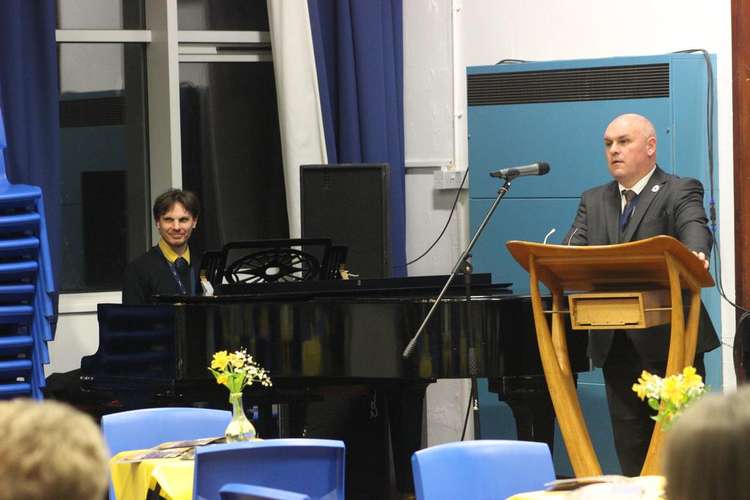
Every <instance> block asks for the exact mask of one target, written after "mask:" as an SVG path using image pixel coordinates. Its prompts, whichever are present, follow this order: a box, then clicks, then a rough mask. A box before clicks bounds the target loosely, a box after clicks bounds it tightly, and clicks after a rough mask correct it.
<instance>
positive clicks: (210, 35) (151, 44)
mask: <svg viewBox="0 0 750 500" xmlns="http://www.w3.org/2000/svg"><path fill="white" fill-rule="evenodd" d="M145 17H146V27H147V29H137V30H136V29H102V30H98V29H57V30H56V31H55V40H56V43H57V44H71V43H86V44H91V43H125V44H127V43H138V44H145V46H146V75H147V77H146V78H147V85H146V99H147V102H148V108H147V109H148V137H147V140H148V152H149V179H148V181H149V193H148V195H149V196H148V198H149V200H150V204H153V201H154V199H155V198H156V196H158V195H159V194H160V193H162V192H164V191H166V190H167V189H169V188H170V187H173V186H174V187H178V188H179V187H182V157H181V139H180V99H179V92H180V77H179V63H180V62H212V63H213V62H237V63H252V62H266V61H272V60H273V58H272V52H271V37H270V32H268V31H218V30H178V28H177V0H145ZM228 47H231V53H226V52H223V51H225V50H226V49H227V48H228ZM157 240H158V231H157V230H156V228H155V227H154V226H153V225H152V228H151V242H152V244H153V242H154V241H157ZM144 251H145V250H144ZM118 294H119V291H117V290H115V291H105V292H101V291H97V292H65V293H61V294H60V306H59V308H60V313H61V314H65V313H82V312H92V311H95V310H96V304H97V303H100V302H110V303H111V302H119V301H117V300H113V299H114V298H115V297H116V296H117V295H118Z"/></svg>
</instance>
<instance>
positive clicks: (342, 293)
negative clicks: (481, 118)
mask: <svg viewBox="0 0 750 500" xmlns="http://www.w3.org/2000/svg"><path fill="white" fill-rule="evenodd" d="M219 267H222V266H219ZM446 278H447V277H446V276H427V277H412V278H394V279H361V280H360V279H352V280H346V281H345V280H320V281H304V282H280V281H277V282H273V283H269V282H264V283H248V282H237V283H229V284H223V285H221V284H219V285H218V286H217V293H216V295H214V296H210V297H206V296H197V297H185V296H169V297H156V298H155V301H156V304H155V305H152V306H123V305H114V304H101V305H99V308H98V318H99V327H100V329H99V334H100V336H99V349H98V351H97V352H96V353H95V354H93V355H92V356H88V357H85V358H84V359H83V360H82V362H81V386H82V389H83V390H84V391H87V392H88V393H89V394H92V395H98V396H100V397H102V398H103V399H116V400H118V401H119V402H120V403H121V405H122V409H132V408H141V407H151V406H164V405H190V404H197V405H203V406H209V407H218V408H226V407H227V402H226V391H225V390H224V388H223V387H219V386H217V385H216V383H215V382H214V380H213V377H212V375H211V374H210V373H209V371H208V370H207V368H206V367H207V366H209V364H210V361H211V357H212V355H213V353H214V352H216V351H218V350H236V349H239V348H242V347H244V348H246V349H247V350H248V352H249V353H251V354H252V355H253V356H254V357H255V358H256V359H257V360H258V361H259V362H260V364H261V365H262V366H263V367H265V368H266V369H268V370H269V371H270V373H271V377H272V379H273V383H274V386H273V388H272V390H268V389H266V388H261V389H258V388H255V387H254V386H253V387H252V388H251V391H250V395H249V397H247V398H246V399H247V401H249V402H252V403H255V404H259V405H260V408H262V409H268V408H271V404H275V403H281V404H280V405H275V406H274V407H273V408H281V412H280V414H278V415H277V418H273V419H272V418H270V414H271V412H270V411H265V412H263V414H262V415H261V419H260V428H259V433H260V434H261V435H263V436H274V435H280V436H285V435H288V436H299V435H308V436H310V435H311V434H312V435H318V436H319V434H317V433H315V432H313V433H311V432H309V429H310V427H311V426H312V427H314V426H315V422H312V423H311V422H310V421H309V420H310V418H311V412H310V411H308V409H309V408H311V407H315V404H316V402H319V401H321V400H322V399H325V398H331V397H334V398H335V397H336V394H337V393H340V394H344V393H346V390H345V389H342V388H346V387H355V388H359V389H358V390H361V391H369V393H370V394H372V398H373V405H374V403H375V400H376V399H377V400H378V406H379V407H380V408H381V410H380V413H381V415H380V417H384V416H385V417H387V420H388V427H389V429H390V433H391V446H392V450H393V463H394V468H395V475H396V479H397V484H398V488H399V490H401V491H409V490H410V489H411V488H412V484H411V466H410V457H411V454H412V453H413V452H414V451H416V450H417V449H419V448H420V447H421V437H422V431H421V428H422V418H423V415H422V406H423V399H424V394H425V390H426V387H427V386H428V385H429V384H430V383H432V382H434V381H435V380H436V379H440V378H470V377H480V378H487V379H489V382H490V389H491V390H492V391H495V392H497V394H498V397H499V398H500V399H501V400H504V401H506V402H508V404H509V405H510V406H511V408H512V410H513V412H514V415H515V417H516V423H517V433H518V437H519V439H529V440H537V441H546V442H548V443H549V444H550V445H551V444H552V439H553V412H552V407H551V403H550V401H549V395H548V393H547V390H546V384H545V382H544V377H543V374H542V368H541V362H540V359H539V354H538V351H537V345H536V339H535V333H534V328H533V322H532V314H531V304H530V300H529V298H528V297H527V296H521V295H516V294H514V293H512V291H511V290H510V289H509V288H508V287H507V286H504V285H493V284H492V283H490V277H489V275H481V274H474V275H473V276H472V279H471V287H470V289H469V290H468V291H469V295H468V296H467V287H466V286H465V284H464V282H463V279H458V280H456V281H457V283H456V284H455V285H454V286H453V287H452V288H451V289H449V292H448V293H447V295H446V297H445V299H444V300H443V304H442V305H441V307H440V308H439V309H438V310H437V312H436V314H435V315H434V317H433V318H432V319H431V321H430V322H429V324H428V325H427V328H426V329H425V330H424V331H423V333H422V335H421V337H420V339H419V341H418V343H417V346H416V349H415V350H414V352H413V353H412V354H411V356H409V357H408V358H407V359H404V358H403V357H402V351H403V350H404V347H405V346H406V345H407V343H408V342H409V340H410V339H411V338H412V336H413V335H414V334H415V332H416V331H417V329H418V327H419V325H420V323H421V322H422V320H423V319H424V317H425V315H426V314H427V311H428V310H429V308H430V306H431V305H432V300H433V297H435V296H437V294H438V291H439V290H440V288H441V286H442V285H443V283H444V282H445V279H446ZM568 343H569V352H570V355H571V366H572V368H573V370H574V371H575V372H582V371H587V370H589V369H590V365H589V361H588V358H587V357H586V355H585V351H586V336H585V335H581V334H574V333H572V332H568ZM382 408H385V414H386V415H382V413H383V410H382ZM376 413H377V411H376ZM314 419H315V417H313V420H314ZM342 432H343V431H342ZM328 437H332V436H328Z"/></svg>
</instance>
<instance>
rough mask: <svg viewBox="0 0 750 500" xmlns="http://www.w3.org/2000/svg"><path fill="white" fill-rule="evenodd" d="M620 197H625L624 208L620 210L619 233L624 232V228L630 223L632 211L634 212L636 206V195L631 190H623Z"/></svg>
mask: <svg viewBox="0 0 750 500" xmlns="http://www.w3.org/2000/svg"><path fill="white" fill-rule="evenodd" d="M622 196H624V197H625V208H624V209H623V210H622V215H620V231H624V230H625V226H627V225H628V222H630V217H631V216H632V215H633V210H635V206H636V205H637V204H638V195H637V194H635V191H633V190H632V189H623V190H622Z"/></svg>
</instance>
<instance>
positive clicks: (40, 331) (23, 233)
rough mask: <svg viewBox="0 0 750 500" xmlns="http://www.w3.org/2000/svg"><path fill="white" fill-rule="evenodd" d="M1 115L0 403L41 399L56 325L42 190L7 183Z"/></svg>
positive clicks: (4, 139) (0, 117)
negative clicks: (49, 348) (45, 369)
mask: <svg viewBox="0 0 750 500" xmlns="http://www.w3.org/2000/svg"><path fill="white" fill-rule="evenodd" d="M6 145H7V141H6V135H5V127H4V125H3V116H2V111H1V110H0V399H8V398H14V397H22V396H23V397H33V398H36V399H41V398H42V388H43V387H44V385H45V383H44V365H45V364H48V363H49V352H48V350H47V342H49V341H50V340H53V338H54V337H53V334H54V330H53V325H54V323H55V318H54V308H53V305H52V294H53V293H54V289H55V285H54V280H53V276H52V262H51V258H50V250H49V241H48V240H47V226H46V223H45V218H44V202H43V200H42V190H41V189H40V188H39V187H37V186H28V185H23V184H10V183H9V182H8V178H7V176H6V174H5V148H6Z"/></svg>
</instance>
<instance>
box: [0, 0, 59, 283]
mask: <svg viewBox="0 0 750 500" xmlns="http://www.w3.org/2000/svg"><path fill="white" fill-rule="evenodd" d="M55 26H56V7H55V0H33V1H29V0H0V109H2V111H3V118H4V121H5V133H6V136H7V140H8V147H7V149H6V150H5V160H6V173H7V175H8V179H9V180H10V182H11V183H13V184H32V185H36V186H40V187H41V188H42V192H43V193H44V203H45V209H46V210H45V211H46V216H47V235H48V237H49V241H50V250H51V253H52V262H53V269H58V267H59V263H60V262H61V259H60V255H61V247H60V160H59V158H60V153H59V112H58V82H57V47H56V45H55ZM56 274H57V273H56ZM57 282H58V283H59V281H57Z"/></svg>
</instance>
